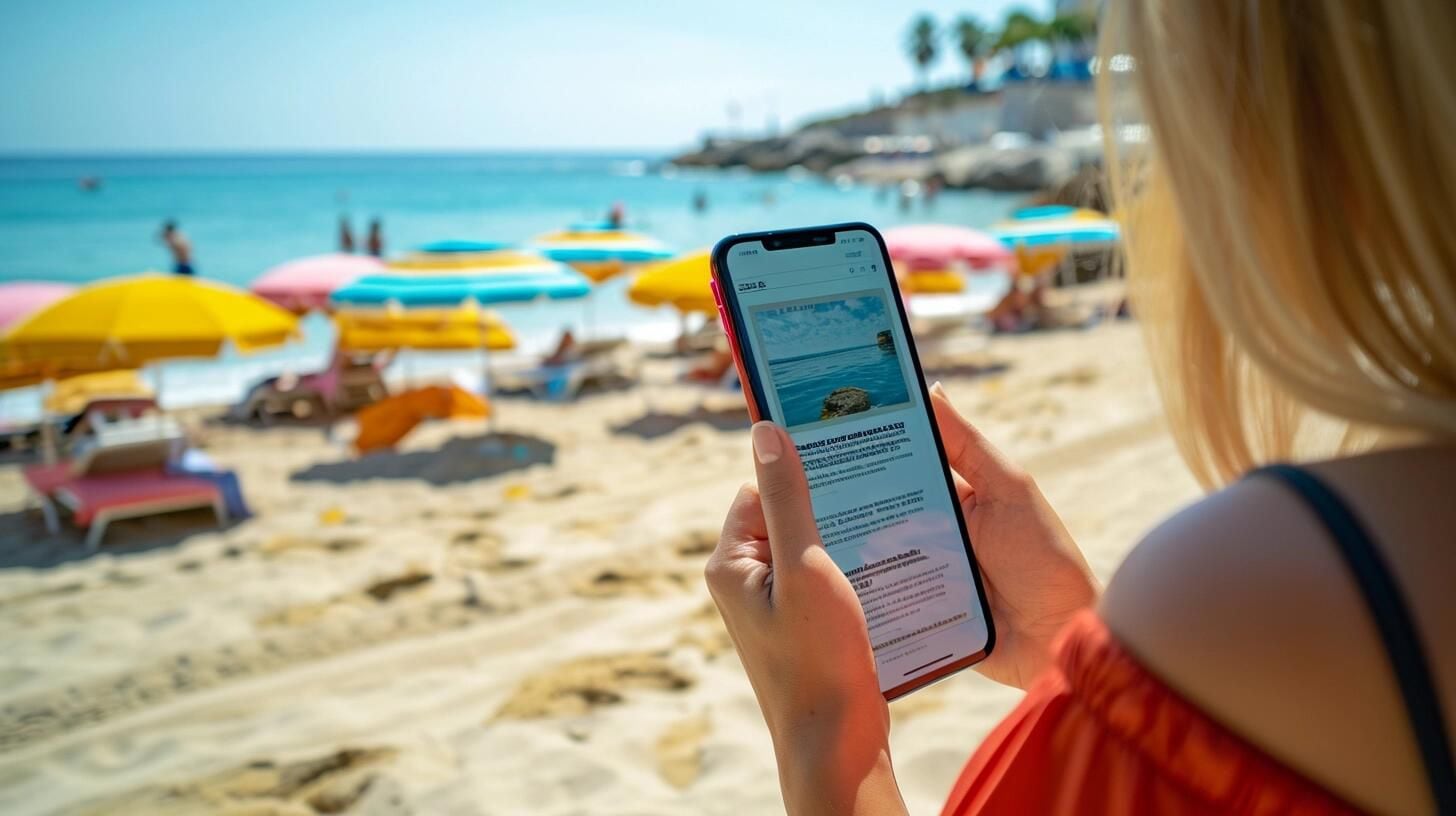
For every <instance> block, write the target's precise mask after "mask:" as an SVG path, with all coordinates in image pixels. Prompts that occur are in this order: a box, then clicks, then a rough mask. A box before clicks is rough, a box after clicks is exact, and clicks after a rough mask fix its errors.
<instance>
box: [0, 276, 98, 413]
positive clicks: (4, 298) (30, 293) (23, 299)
mask: <svg viewBox="0 0 1456 816" xmlns="http://www.w3.org/2000/svg"><path fill="white" fill-rule="evenodd" d="M75 291H76V287H74V286H70V285H68V284H64V283H50V282H46V281H14V282H12V283H3V284H0V335H3V334H4V332H5V330H6V329H8V328H9V327H10V326H12V325H14V324H16V323H18V322H20V320H21V319H22V318H25V317H27V316H29V315H30V314H31V313H33V312H37V311H39V310H40V309H42V308H44V307H46V306H49V305H50V304H51V303H54V302H55V301H57V300H60V299H61V298H63V297H66V296H67V295H70V294H71V293H72V292H75ZM59 373H64V374H75V373H81V372H70V371H68V372H59ZM52 376H53V372H47V371H46V370H45V368H44V367H43V366H40V365H35V364H27V363H25V362H23V361H20V360H13V359H10V358H9V357H8V356H7V355H6V354H5V351H4V347H3V345H0V391H8V390H10V389H12V388H25V387H27V386H32V385H39V384H41V383H43V382H45V381H46V380H47V379H51V377H52Z"/></svg>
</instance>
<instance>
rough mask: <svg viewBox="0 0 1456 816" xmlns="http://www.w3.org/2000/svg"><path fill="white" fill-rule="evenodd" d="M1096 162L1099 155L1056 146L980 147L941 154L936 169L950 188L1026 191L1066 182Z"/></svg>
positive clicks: (964, 148)
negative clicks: (1084, 153) (1081, 169)
mask: <svg viewBox="0 0 1456 816" xmlns="http://www.w3.org/2000/svg"><path fill="white" fill-rule="evenodd" d="M1096 161H1097V156H1096V155H1085V156H1084V155H1081V154H1080V153H1079V152H1078V151H1075V150H1069V149H1066V148H1063V147H1058V146H1055V145H1035V146H1028V147H1018V148H1009V149H1005V148H1003V149H998V148H993V147H987V146H977V147H963V148H959V149H957V150H952V151H950V152H948V153H945V154H942V155H941V156H940V157H939V158H938V159H937V160H936V168H937V171H938V172H939V174H940V176H941V178H942V179H944V180H945V183H946V186H948V187H977V188H981V189H986V190H998V191H1006V192H1026V191H1031V190H1044V189H1046V188H1048V187H1058V186H1060V185H1062V184H1065V183H1066V182H1067V181H1068V180H1069V179H1071V178H1072V177H1074V176H1075V175H1076V174H1077V172H1078V170H1079V169H1080V168H1081V167H1082V166H1083V165H1084V164H1093V163H1095V162H1096Z"/></svg>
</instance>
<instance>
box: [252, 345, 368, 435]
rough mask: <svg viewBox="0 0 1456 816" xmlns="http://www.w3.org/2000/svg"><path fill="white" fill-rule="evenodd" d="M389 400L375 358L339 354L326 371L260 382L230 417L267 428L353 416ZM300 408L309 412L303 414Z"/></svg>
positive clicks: (272, 378)
mask: <svg viewBox="0 0 1456 816" xmlns="http://www.w3.org/2000/svg"><path fill="white" fill-rule="evenodd" d="M387 396H389V389H388V387H386V386H385V384H384V377H383V375H382V374H381V373H380V367H379V366H378V365H376V364H375V362H374V360H373V359H372V358H370V359H363V360H361V359H356V358H355V357H353V356H352V355H349V354H343V353H340V354H337V355H335V357H334V359H333V361H332V362H331V363H330V364H329V367H328V368H327V369H324V370H323V371H316V372H313V373H311V374H304V375H302V376H299V377H292V376H286V375H285V376H278V377H269V378H268V379H266V380H263V381H262V382H259V383H258V384H257V385H254V386H253V387H252V388H250V389H249V390H248V393H247V395H246V396H244V397H243V399H242V400H241V401H240V402H239V403H238V404H237V405H235V406H233V408H232V409H231V410H230V411H229V413H230V414H231V415H232V416H233V418H235V419H238V420H242V421H245V422H259V423H263V424H267V423H268V422H269V421H271V420H272V418H273V417H276V416H300V415H303V416H310V417H316V416H321V415H326V416H339V415H343V414H352V413H354V412H355V411H358V410H359V409H360V408H363V407H365V406H366V405H372V404H373V403H375V402H378V401H379V400H381V399H384V398H385V397H387ZM301 406H306V408H304V409H303V410H302V411H300V407H301Z"/></svg>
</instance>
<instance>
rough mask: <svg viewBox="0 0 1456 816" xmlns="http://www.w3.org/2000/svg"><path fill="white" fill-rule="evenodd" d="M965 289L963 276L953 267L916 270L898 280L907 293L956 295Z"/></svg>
mask: <svg viewBox="0 0 1456 816" xmlns="http://www.w3.org/2000/svg"><path fill="white" fill-rule="evenodd" d="M965 289H966V278H965V276H964V275H962V274H961V273H959V272H957V271H955V270H954V269H926V270H916V271H914V272H911V273H909V274H908V275H906V276H905V278H904V279H903V280H901V281H900V291H901V292H903V293H904V294H907V295H958V294H960V293H961V292H964V291H965Z"/></svg>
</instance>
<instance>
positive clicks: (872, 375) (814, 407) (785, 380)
mask: <svg viewBox="0 0 1456 816" xmlns="http://www.w3.org/2000/svg"><path fill="white" fill-rule="evenodd" d="M768 368H769V374H770V376H771V377H772V378H773V382H774V390H775V392H776V393H777V394H778V397H779V407H780V408H782V409H783V412H784V424H785V425H787V426H788V427H790V428H793V427H796V426H798V425H803V424H804V423H807V422H818V421H819V418H820V417H819V414H820V412H821V411H822V410H823V407H824V398H825V397H826V396H828V395H829V394H830V393H831V392H833V391H834V390H835V389H836V388H843V387H845V386H854V387H856V388H863V389H864V390H865V391H867V392H869V395H870V408H872V409H873V408H884V407H887V406H890V405H900V404H902V403H905V402H909V401H910V389H909V385H908V384H907V383H906V382H905V374H904V372H903V370H902V369H901V367H900V358H899V356H897V355H896V354H895V353H894V352H893V351H886V350H884V349H882V348H880V347H879V346H878V345H876V344H873V343H872V344H870V345H868V346H855V347H852V348H844V349H835V350H833V351H824V352H819V353H816V354H803V355H800V356H797V357H788V358H785V359H782V360H770V361H769V364H768Z"/></svg>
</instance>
